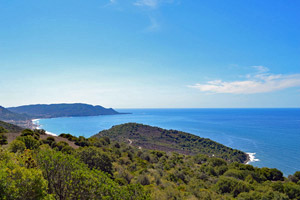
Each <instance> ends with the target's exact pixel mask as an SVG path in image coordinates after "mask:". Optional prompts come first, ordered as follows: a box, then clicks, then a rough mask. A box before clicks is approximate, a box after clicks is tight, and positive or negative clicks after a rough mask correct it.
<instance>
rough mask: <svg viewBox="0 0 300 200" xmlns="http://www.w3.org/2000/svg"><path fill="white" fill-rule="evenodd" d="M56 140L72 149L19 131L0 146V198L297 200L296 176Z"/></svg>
mask: <svg viewBox="0 0 300 200" xmlns="http://www.w3.org/2000/svg"><path fill="white" fill-rule="evenodd" d="M133 132H134V131H133ZM120 134H122V133H120ZM61 136H62V137H64V139H68V140H70V141H72V142H74V143H72V144H74V145H77V146H74V145H73V146H70V144H71V143H67V142H65V141H66V140H65V141H63V140H56V138H57V137H55V138H54V137H49V136H47V135H44V134H43V132H41V130H34V131H31V130H29V129H26V130H24V131H22V133H21V134H20V135H19V136H18V137H16V138H15V139H14V141H12V142H11V143H10V144H8V145H6V146H3V147H0V175H1V179H0V190H1V192H0V199H28V200H31V199H32V200H33V199H34V200H36V199H40V200H42V199H61V200H67V199H115V200H133V199H134V200H150V199H153V200H161V199H173V200H174V199H178V200H181V199H182V200H187V199H189V200H192V199H193V200H194V199H195V200H196V199H200V200H204V199H223V200H231V199H232V200H233V199H237V200H254V199H255V200H256V199H261V200H262V199H266V200H271V199H281V200H288V199H294V200H296V199H300V171H298V172H295V173H294V175H290V176H289V177H288V178H286V177H283V174H282V172H281V171H279V170H277V169H270V168H266V167H264V168H258V167H253V166H251V165H245V164H242V163H238V162H231V163H229V162H226V161H225V160H223V159H220V158H215V157H209V156H206V155H203V154H197V155H183V154H178V153H176V152H164V151H157V150H147V149H140V148H136V147H134V146H132V145H131V144H128V143H127V144H126V143H122V142H117V141H111V140H110V139H109V138H108V137H102V138H100V137H92V138H84V137H82V136H80V137H75V136H72V135H70V134H62V135H61ZM0 146H1V143H0ZM78 146H80V148H77V147H78ZM28 188H29V189H28ZM12 197H13V198H12Z"/></svg>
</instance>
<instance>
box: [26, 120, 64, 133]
mask: <svg viewBox="0 0 300 200" xmlns="http://www.w3.org/2000/svg"><path fill="white" fill-rule="evenodd" d="M39 120H40V119H33V120H31V121H32V123H33V125H34V126H35V127H34V128H36V129H42V128H41V127H40V126H41V125H40V124H39ZM45 131H46V130H45ZM46 134H47V135H51V136H58V135H56V134H54V133H51V132H49V131H46Z"/></svg>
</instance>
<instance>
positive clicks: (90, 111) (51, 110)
mask: <svg viewBox="0 0 300 200" xmlns="http://www.w3.org/2000/svg"><path fill="white" fill-rule="evenodd" d="M7 110H9V111H10V112H13V113H17V114H19V115H24V116H30V117H31V118H32V119H33V118H54V117H77V116H97V115H115V114H121V113H119V112H117V111H115V110H114V109H112V108H104V107H102V106H93V105H89V104H82V103H75V104H37V105H26V106H19V107H10V108H7ZM0 119H1V118H0Z"/></svg>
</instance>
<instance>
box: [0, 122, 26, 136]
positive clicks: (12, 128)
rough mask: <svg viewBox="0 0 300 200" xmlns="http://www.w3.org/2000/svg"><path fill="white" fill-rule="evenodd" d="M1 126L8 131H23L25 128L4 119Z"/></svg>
mask: <svg viewBox="0 0 300 200" xmlns="http://www.w3.org/2000/svg"><path fill="white" fill-rule="evenodd" d="M0 127H2V128H4V129H6V130H7V131H8V132H10V133H18V132H21V131H22V130H23V128H21V127H19V126H16V125H13V124H10V123H6V122H3V121H0Z"/></svg>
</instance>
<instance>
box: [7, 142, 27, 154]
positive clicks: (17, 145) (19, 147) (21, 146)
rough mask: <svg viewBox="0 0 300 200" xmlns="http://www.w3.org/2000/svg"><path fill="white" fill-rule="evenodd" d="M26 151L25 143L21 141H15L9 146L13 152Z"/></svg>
mask: <svg viewBox="0 0 300 200" xmlns="http://www.w3.org/2000/svg"><path fill="white" fill-rule="evenodd" d="M25 149H26V146H25V143H24V142H22V141H21V140H14V141H12V142H11V143H10V145H9V150H10V151H11V152H14V153H16V152H18V151H19V152H23V151H24V150H25Z"/></svg>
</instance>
